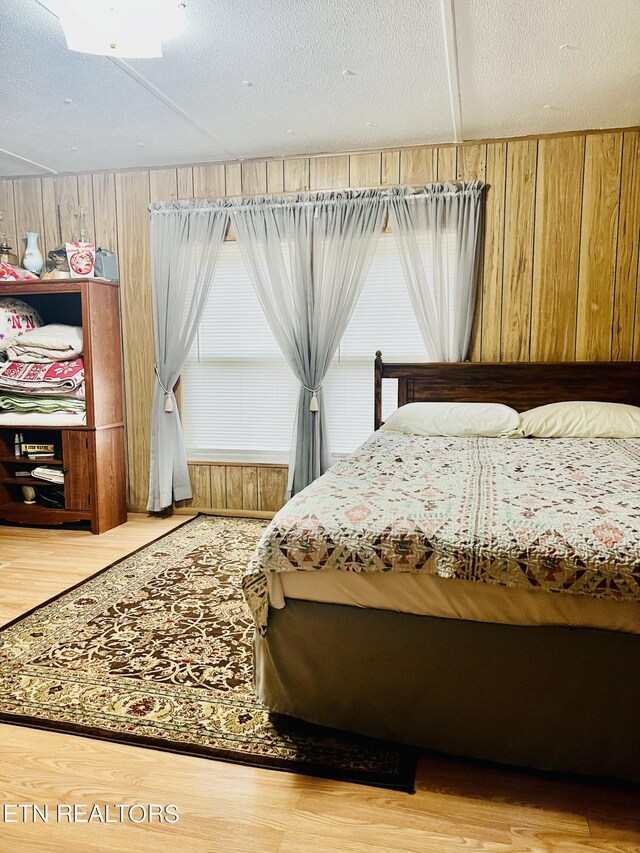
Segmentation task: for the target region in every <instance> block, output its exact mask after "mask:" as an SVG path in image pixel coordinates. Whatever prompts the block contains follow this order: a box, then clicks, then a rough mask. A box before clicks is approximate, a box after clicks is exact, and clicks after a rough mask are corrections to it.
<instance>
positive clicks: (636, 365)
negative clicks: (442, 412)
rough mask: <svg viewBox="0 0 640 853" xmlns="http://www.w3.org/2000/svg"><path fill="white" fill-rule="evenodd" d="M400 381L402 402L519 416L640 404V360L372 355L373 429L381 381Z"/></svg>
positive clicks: (378, 422)
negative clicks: (552, 408)
mask: <svg viewBox="0 0 640 853" xmlns="http://www.w3.org/2000/svg"><path fill="white" fill-rule="evenodd" d="M383 379H397V380H398V406H404V405H405V403H425V402H429V403H436V402H441V403H453V402H457V403H484V402H490V403H504V405H506V406H511V407H512V408H514V409H516V410H517V411H518V412H524V411H526V410H527V409H533V408H535V407H536V406H544V405H545V404H547V403H559V402H562V401H563V400H601V401H602V402H606V403H629V404H630V405H632V406H640V361H599V362H588V361H575V362H561V363H558V362H552V363H542V362H473V363H472V362H467V361H465V362H445V363H442V362H428V363H425V364H398V363H391V364H385V363H384V362H383V361H382V353H381V352H380V351H379V350H378V352H377V353H376V360H375V367H374V428H375V429H380V427H381V426H382V380H383Z"/></svg>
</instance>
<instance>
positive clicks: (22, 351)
mask: <svg viewBox="0 0 640 853" xmlns="http://www.w3.org/2000/svg"><path fill="white" fill-rule="evenodd" d="M0 352H5V353H6V358H7V359H8V360H9V361H20V362H35V363H38V364H39V363H52V362H56V361H68V360H69V359H74V358H77V357H78V356H80V355H82V326H65V325H62V324H59V323H50V324H49V325H47V326H41V327H40V328H39V329H34V330H33V331H31V332H27V333H26V334H24V335H20V336H19V337H10V338H4V340H1V341H0Z"/></svg>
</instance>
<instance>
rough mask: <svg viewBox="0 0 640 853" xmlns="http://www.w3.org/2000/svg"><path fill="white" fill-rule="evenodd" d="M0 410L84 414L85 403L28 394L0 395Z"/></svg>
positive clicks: (67, 398) (5, 393) (70, 399)
mask: <svg viewBox="0 0 640 853" xmlns="http://www.w3.org/2000/svg"><path fill="white" fill-rule="evenodd" d="M0 410H9V411H13V412H40V413H49V412H84V411H85V410H86V403H85V401H84V400H77V399H75V398H71V397H32V396H29V395H28V394H8V393H7V392H2V393H0Z"/></svg>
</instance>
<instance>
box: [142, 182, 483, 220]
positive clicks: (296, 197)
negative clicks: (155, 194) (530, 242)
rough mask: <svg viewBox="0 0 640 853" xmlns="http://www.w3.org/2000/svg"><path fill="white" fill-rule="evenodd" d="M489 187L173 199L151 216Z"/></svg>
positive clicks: (445, 194) (444, 194)
mask: <svg viewBox="0 0 640 853" xmlns="http://www.w3.org/2000/svg"><path fill="white" fill-rule="evenodd" d="M485 186H486V184H484V183H483V182H482V181H469V182H467V183H464V182H462V181H459V182H456V183H453V182H450V181H447V182H445V183H443V184H438V183H431V184H426V185H425V187H424V188H423V189H421V190H416V189H415V188H414V187H411V186H397V187H388V188H386V189H377V188H367V189H346V190H326V191H324V190H313V191H311V192H305V193H294V194H291V195H275V194H274V195H256V196H233V197H230V198H218V199H216V200H215V201H208V200H206V199H174V200H172V201H167V202H152V203H151V204H150V205H149V211H151V213H172V212H175V211H180V210H184V211H187V212H190V213H199V212H202V213H204V212H207V211H209V210H212V209H217V208H219V209H226V210H227V211H228V212H229V214H230V215H233V212H234V210H235V211H237V210H246V209H247V208H250V207H282V208H286V207H308V206H313V205H315V204H324V205H338V204H341V203H345V204H346V203H350V204H353V203H362V202H369V201H372V200H373V199H375V198H379V199H380V200H381V201H383V202H385V203H387V202H388V200H389V199H391V198H394V197H403V198H407V199H418V198H421V197H427V196H429V197H438V198H452V197H455V196H463V195H473V194H475V193H479V192H482V190H483V189H484V188H485Z"/></svg>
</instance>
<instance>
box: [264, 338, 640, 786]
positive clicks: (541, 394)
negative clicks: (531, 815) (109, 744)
mask: <svg viewBox="0 0 640 853" xmlns="http://www.w3.org/2000/svg"><path fill="white" fill-rule="evenodd" d="M387 378H389V379H397V380H398V404H399V405H402V404H404V403H410V402H416V401H443V402H444V401H449V402H453V401H460V402H483V401H487V402H488V401H491V402H499V403H504V404H507V405H510V406H512V407H513V408H516V409H517V410H519V411H523V410H525V409H528V408H531V407H534V406H539V405H544V404H546V403H552V402H559V401H562V400H572V399H573V400H575V399H583V400H584V399H591V400H603V401H608V402H618V403H630V404H634V405H640V362H600V363H563V364H539V363H518V364H509V363H504V364H491V363H448V364H436V363H429V364H397V363H396V364H384V363H383V361H382V355H381V353H380V352H378V353H377V354H376V360H375V421H374V423H375V427H376V429H377V428H379V427H380V425H381V423H382V408H381V396H382V380H383V379H387ZM639 660H640V635H638V634H624V633H621V632H616V631H602V630H595V629H586V628H566V627H560V626H536V627H526V626H525V627H523V626H514V625H500V624H492V623H481V622H468V621H463V620H456V619H440V618H436V617H430V616H415V615H412V614H406V613H396V612H390V611H382V610H373V609H366V608H357V607H349V606H345V605H336V604H322V603H316V602H311V601H296V600H288V601H287V606H286V607H284V608H283V609H282V610H274V609H272V610H271V611H270V613H269V627H268V630H267V633H266V636H265V637H256V640H255V681H256V690H257V693H258V696H259V697H260V699H261V700H262V701H263V702H264V703H265V704H266V705H267V707H269V708H270V709H272V710H273V711H276V712H279V713H282V714H288V715H290V716H294V717H300V718H302V719H305V720H308V721H310V722H314V723H319V724H321V725H326V726H332V727H334V728H339V729H345V730H350V731H355V732H359V733H361V734H365V735H372V736H374V737H381V738H386V739H389V740H395V741H399V742H404V743H409V744H413V745H416V746H421V747H428V748H431V749H435V750H439V751H442V752H448V753H453V754H456V755H465V756H472V757H475V758H481V759H488V760H491V761H498V762H502V763H505V764H512V765H523V766H528V767H536V768H541V769H545V770H561V771H572V772H578V773H586V774H595V775H601V776H612V777H617V778H620V779H625V780H628V781H632V782H636V783H640V725H638V720H640V679H638V677H637V663H638V661H639Z"/></svg>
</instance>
